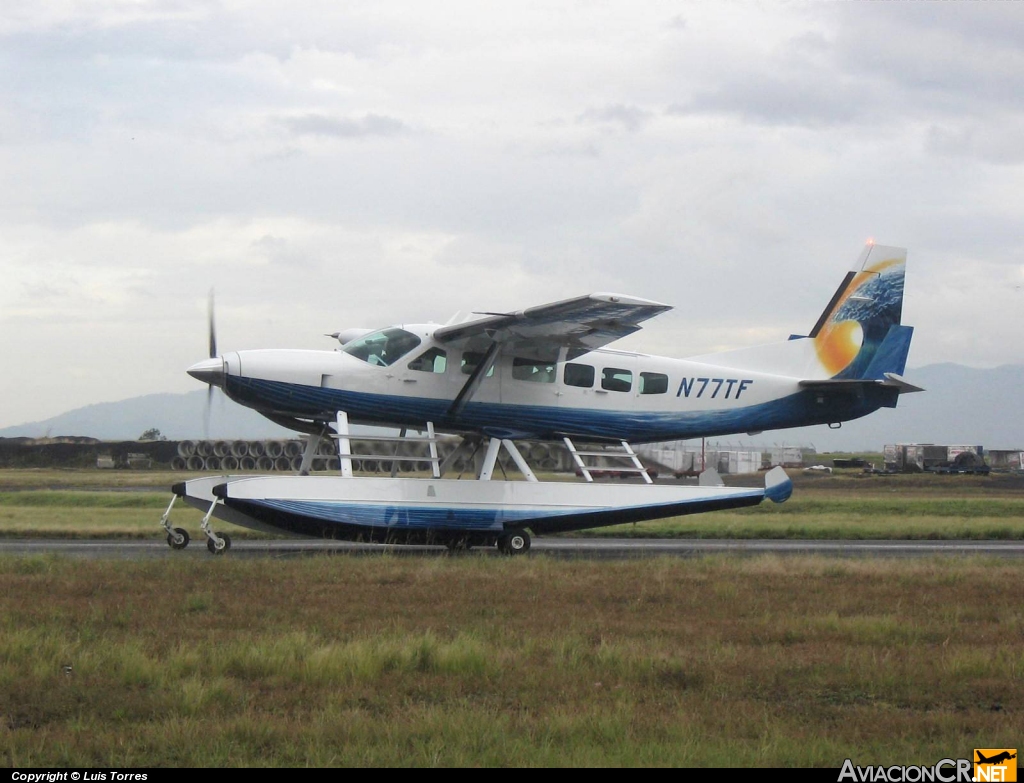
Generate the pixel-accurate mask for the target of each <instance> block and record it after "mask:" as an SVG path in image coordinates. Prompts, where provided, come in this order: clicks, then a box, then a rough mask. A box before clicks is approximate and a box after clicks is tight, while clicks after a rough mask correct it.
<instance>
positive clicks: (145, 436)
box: [139, 427, 167, 440]
mask: <svg viewBox="0 0 1024 783" xmlns="http://www.w3.org/2000/svg"><path fill="white" fill-rule="evenodd" d="M139 440H167V438H165V437H164V436H163V435H161V434H160V430H158V429H157V428H156V427H153V428H152V429H149V430H146V431H145V432H144V433H142V434H141V435H140V436H139Z"/></svg>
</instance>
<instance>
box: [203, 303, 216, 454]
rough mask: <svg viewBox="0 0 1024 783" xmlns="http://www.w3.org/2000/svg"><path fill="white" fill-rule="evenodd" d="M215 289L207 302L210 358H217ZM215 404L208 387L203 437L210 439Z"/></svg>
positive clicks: (210, 386) (211, 389) (209, 386)
mask: <svg viewBox="0 0 1024 783" xmlns="http://www.w3.org/2000/svg"><path fill="white" fill-rule="evenodd" d="M213 300H214V296H213V289H212V288H211V289H210V297H209V299H207V301H206V321H207V326H208V333H209V341H210V358H211V359H216V358H217V321H216V319H215V318H214V316H213V311H214V301H213ZM212 404H213V384H212V383H208V384H207V385H206V407H205V408H204V410H203V437H204V438H206V439H207V440H209V438H210V407H211V405H212Z"/></svg>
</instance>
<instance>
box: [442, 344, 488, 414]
mask: <svg viewBox="0 0 1024 783" xmlns="http://www.w3.org/2000/svg"><path fill="white" fill-rule="evenodd" d="M500 352H501V343H499V342H494V343H491V347H490V348H488V349H487V353H486V354H484V358H483V359H482V360H481V361H480V364H478V365H477V366H476V369H474V370H473V372H472V374H471V375H470V376H469V379H468V380H467V381H466V382H465V383H464V384H463V385H462V389H460V390H459V393H458V395H457V396H456V397H455V399H454V400H452V404H451V405H450V406H449V407H448V411H447V413H446V415H447V416H449V417H451V418H456V417H457V416H458V415H459V414H460V413H462V409H463V408H465V407H466V403H468V402H469V400H470V398H472V396H473V395H474V394H475V393H476V390H477V389H478V388H479V386H480V384H481V382H482V381H483V379H484V376H485V375H487V372H488V370H490V369H491V368H492V367H493V366H494V363H495V362H496V361H497V360H498V354H499V353H500Z"/></svg>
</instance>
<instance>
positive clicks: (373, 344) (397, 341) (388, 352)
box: [342, 327, 420, 367]
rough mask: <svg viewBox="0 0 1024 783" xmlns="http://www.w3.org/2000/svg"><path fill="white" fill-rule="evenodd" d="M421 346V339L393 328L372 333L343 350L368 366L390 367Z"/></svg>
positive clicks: (403, 330)
mask: <svg viewBox="0 0 1024 783" xmlns="http://www.w3.org/2000/svg"><path fill="white" fill-rule="evenodd" d="M419 344H420V338H419V337H417V336H416V335H414V334H413V333H412V332H407V331H405V329H399V328H398V327H392V328H391V329H382V330H381V331H379V332H371V333H370V334H368V335H366V336H365V337H360V338H359V339H358V340H354V341H353V342H351V343H349V344H348V345H346V346H345V347H344V348H342V350H343V351H344V352H345V353H347V354H349V355H350V356H355V357H356V358H357V359H362V360H363V361H364V362H366V363H367V364H373V365H377V366H380V367H388V366H390V365H392V364H394V363H395V362H397V361H398V360H399V359H401V358H402V357H403V356H405V355H406V354H407V353H409V351H411V350H412V349H413V348H415V347H416V346H417V345H419Z"/></svg>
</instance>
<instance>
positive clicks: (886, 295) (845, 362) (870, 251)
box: [808, 244, 914, 380]
mask: <svg viewBox="0 0 1024 783" xmlns="http://www.w3.org/2000/svg"><path fill="white" fill-rule="evenodd" d="M906 265H907V251H906V250H905V249H904V248H899V247H886V246H884V245H875V244H868V245H867V247H865V248H864V251H863V253H861V256H860V258H859V259H858V262H857V266H856V269H854V270H853V271H852V272H849V273H848V274H847V275H846V277H845V278H844V280H843V282H842V284H841V285H840V286H839V290H837V291H836V293H835V295H834V296H833V297H832V300H831V301H830V302H829V304H828V306H827V307H826V308H825V311H824V312H823V313H822V314H821V317H820V318H819V319H818V322H817V323H816V324H815V325H814V329H813V330H812V331H811V333H810V334H809V335H808V337H809V338H810V339H811V340H813V341H814V350H815V355H816V357H817V360H818V363H819V364H820V369H821V371H822V374H823V375H824V377H827V378H834V379H837V380H854V379H865V380H868V379H878V380H881V379H883V378H884V377H885V376H886V373H893V374H896V375H901V374H902V373H903V371H904V369H905V368H906V363H907V354H908V353H909V351H910V339H911V336H912V335H913V332H914V330H913V328H912V327H910V326H903V325H902V324H901V323H900V319H901V318H902V315H903V282H904V276H905V272H906Z"/></svg>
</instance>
